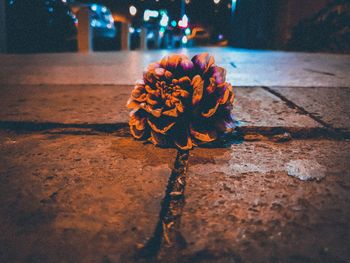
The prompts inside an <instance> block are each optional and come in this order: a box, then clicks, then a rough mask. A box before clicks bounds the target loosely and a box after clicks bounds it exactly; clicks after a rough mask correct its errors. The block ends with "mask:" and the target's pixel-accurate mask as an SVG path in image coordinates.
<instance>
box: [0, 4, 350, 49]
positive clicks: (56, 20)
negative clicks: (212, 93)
mask: <svg viewBox="0 0 350 263" xmlns="http://www.w3.org/2000/svg"><path fill="white" fill-rule="evenodd" d="M0 2H1V4H0V5H1V6H0V8H1V14H0V50H1V51H2V52H5V53H36V52H67V51H69V52H76V51H116V50H137V49H141V50H146V49H172V48H179V47H194V46H233V47H241V48H252V49H281V50H301V51H324V52H339V53H349V52H350V1H348V0H99V1H97V0H96V1H85V0H80V1H73V0H31V1H26V0H0Z"/></svg>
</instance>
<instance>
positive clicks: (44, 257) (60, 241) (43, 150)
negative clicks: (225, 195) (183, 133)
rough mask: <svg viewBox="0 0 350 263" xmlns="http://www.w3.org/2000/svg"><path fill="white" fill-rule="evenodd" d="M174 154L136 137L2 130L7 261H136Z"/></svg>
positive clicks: (0, 213) (0, 216)
mask: <svg viewBox="0 0 350 263" xmlns="http://www.w3.org/2000/svg"><path fill="white" fill-rule="evenodd" d="M175 155H176V151H175V150H174V149H159V148H155V147H154V146H152V145H143V144H142V143H140V142H136V141H134V140H133V139H132V138H116V137H112V136H103V137H102V136H81V135H64V136H62V135H51V134H31V135H14V134H10V133H4V132H1V134H0V156H1V158H0V233H1V235H0V262H110V261H111V262H120V261H123V262H130V261H131V258H133V254H134V253H135V248H136V245H137V244H138V243H143V242H145V241H146V240H147V239H148V238H149V237H150V236H151V235H152V233H153V230H154V227H155V224H156V223H157V220H158V213H159V209H160V203H161V200H162V198H163V195H164V191H165V186H166V184H167V180H168V177H169V175H170V172H171V168H172V165H173V163H172V162H173V158H174V156H175ZM103 260H105V261H103ZM108 260H110V261H108Z"/></svg>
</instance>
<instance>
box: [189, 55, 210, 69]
mask: <svg viewBox="0 0 350 263" xmlns="http://www.w3.org/2000/svg"><path fill="white" fill-rule="evenodd" d="M192 62H193V64H194V67H195V68H197V69H200V70H201V71H202V72H207V71H208V70H209V68H210V67H211V66H212V65H214V63H215V60H214V58H213V57H212V56H209V54H208V53H202V54H199V55H196V56H194V57H193V58H192Z"/></svg>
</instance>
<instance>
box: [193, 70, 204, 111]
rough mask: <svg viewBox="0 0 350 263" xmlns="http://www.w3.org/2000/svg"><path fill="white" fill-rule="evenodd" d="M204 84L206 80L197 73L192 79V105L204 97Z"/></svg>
mask: <svg viewBox="0 0 350 263" xmlns="http://www.w3.org/2000/svg"><path fill="white" fill-rule="evenodd" d="M203 85H204V81H203V79H202V78H201V76H199V75H196V76H195V77H194V78H193V79H192V86H193V95H192V105H196V104H197V103H198V102H199V101H200V100H201V99H202V97H203Z"/></svg>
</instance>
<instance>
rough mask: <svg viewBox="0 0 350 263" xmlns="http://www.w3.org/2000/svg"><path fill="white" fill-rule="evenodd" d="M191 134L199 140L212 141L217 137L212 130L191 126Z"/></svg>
mask: <svg viewBox="0 0 350 263" xmlns="http://www.w3.org/2000/svg"><path fill="white" fill-rule="evenodd" d="M190 132H191V135H192V136H193V138H195V139H196V140H198V141H201V142H212V141H215V140H216V139H217V133H216V131H214V130H210V131H198V130H196V129H194V128H193V127H191V128H190Z"/></svg>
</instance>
